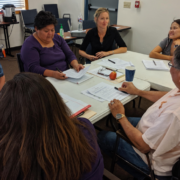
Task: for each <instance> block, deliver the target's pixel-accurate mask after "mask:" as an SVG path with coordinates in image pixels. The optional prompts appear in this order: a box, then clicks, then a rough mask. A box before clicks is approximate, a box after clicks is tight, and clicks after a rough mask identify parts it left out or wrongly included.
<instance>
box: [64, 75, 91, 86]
mask: <svg viewBox="0 0 180 180" xmlns="http://www.w3.org/2000/svg"><path fill="white" fill-rule="evenodd" d="M91 78H93V76H92V75H90V74H85V75H84V76H82V77H81V78H79V79H74V78H67V81H69V82H72V83H75V84H81V83H82V82H84V81H87V80H88V79H91Z"/></svg>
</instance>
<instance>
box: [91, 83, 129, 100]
mask: <svg viewBox="0 0 180 180" xmlns="http://www.w3.org/2000/svg"><path fill="white" fill-rule="evenodd" d="M88 91H89V92H90V93H91V94H93V95H95V96H97V97H100V98H102V99H105V100H107V101H111V100H113V99H118V100H122V99H124V98H126V97H127V96H129V94H125V93H123V92H121V91H118V90H116V89H114V86H111V85H109V84H106V83H103V82H101V83H99V84H97V85H96V86H93V87H91V88H89V89H88Z"/></svg>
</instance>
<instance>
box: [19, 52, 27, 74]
mask: <svg viewBox="0 0 180 180" xmlns="http://www.w3.org/2000/svg"><path fill="white" fill-rule="evenodd" d="M17 61H18V65H19V71H20V72H25V71H24V64H23V62H22V60H21V54H20V53H18V54H17Z"/></svg>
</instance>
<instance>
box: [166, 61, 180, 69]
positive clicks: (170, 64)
mask: <svg viewBox="0 0 180 180" xmlns="http://www.w3.org/2000/svg"><path fill="white" fill-rule="evenodd" d="M168 66H169V67H170V68H171V67H173V68H175V69H178V70H180V69H179V68H177V67H176V66H173V65H172V63H171V62H169V63H168Z"/></svg>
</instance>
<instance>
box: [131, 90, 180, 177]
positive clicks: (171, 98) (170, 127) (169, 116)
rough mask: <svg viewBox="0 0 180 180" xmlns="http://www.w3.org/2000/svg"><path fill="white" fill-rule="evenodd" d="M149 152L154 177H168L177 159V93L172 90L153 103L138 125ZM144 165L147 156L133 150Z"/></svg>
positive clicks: (179, 111) (179, 138)
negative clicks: (149, 149)
mask: <svg viewBox="0 0 180 180" xmlns="http://www.w3.org/2000/svg"><path fill="white" fill-rule="evenodd" d="M137 129H138V130H140V131H141V132H142V133H143V135H142V138H143V140H144V141H145V142H146V143H147V144H148V145H149V146H150V148H151V149H152V150H151V152H150V158H151V162H152V168H153V169H154V172H155V174H156V175H159V176H170V175H172V174H171V171H172V166H173V165H174V164H175V162H176V161H177V160H178V159H179V158H180V91H179V90H178V89H177V88H175V89H173V90H171V91H170V92H168V93H167V94H166V95H165V96H163V97H162V98H161V99H159V100H158V101H157V102H155V103H154V104H153V105H152V106H151V107H150V108H149V109H148V110H147V111H146V113H145V114H144V115H143V117H142V118H141V120H140V121H139V123H138V125H137ZM134 150H135V151H136V153H137V154H139V156H141V158H142V159H143V160H144V161H145V162H146V163H147V160H146V156H145V155H144V154H143V153H141V152H140V151H139V150H137V149H136V148H134Z"/></svg>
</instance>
